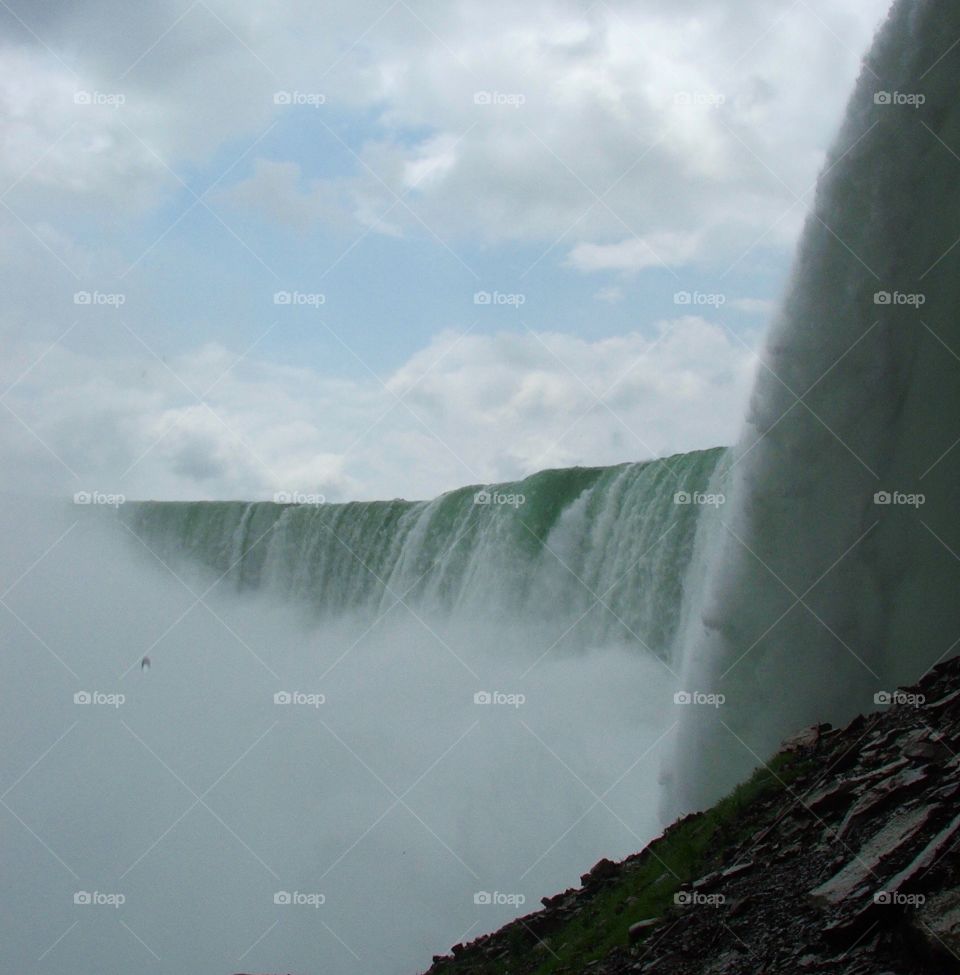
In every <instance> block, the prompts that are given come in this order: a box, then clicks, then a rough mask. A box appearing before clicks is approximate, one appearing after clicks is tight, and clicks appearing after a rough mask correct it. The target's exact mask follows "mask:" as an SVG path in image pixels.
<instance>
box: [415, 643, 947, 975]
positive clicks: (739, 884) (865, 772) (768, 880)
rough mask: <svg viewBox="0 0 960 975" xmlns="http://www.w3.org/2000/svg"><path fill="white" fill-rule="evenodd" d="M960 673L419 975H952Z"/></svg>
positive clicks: (939, 671) (837, 733) (818, 731)
mask: <svg viewBox="0 0 960 975" xmlns="http://www.w3.org/2000/svg"><path fill="white" fill-rule="evenodd" d="M958 795H960V658H954V659H953V660H950V661H947V662H945V663H943V664H940V665H939V666H938V667H936V668H935V669H934V670H932V671H931V672H930V673H928V674H927V675H926V676H925V677H924V678H923V679H922V680H921V681H920V682H919V683H918V684H917V685H916V686H915V687H911V688H908V689H905V690H902V691H898V692H897V693H896V694H894V695H891V701H890V703H889V704H888V706H887V707H886V708H885V709H883V710H880V711H877V712H876V713H873V714H870V715H868V716H860V717H858V718H857V719H855V720H854V721H853V722H851V723H850V724H849V725H848V726H847V727H846V728H843V729H831V728H830V727H829V726H827V725H821V726H819V727H816V728H811V729H808V730H807V731H806V732H803V733H801V734H800V735H797V736H796V737H795V738H793V739H791V740H790V741H788V742H785V743H784V746H783V750H782V751H781V752H780V753H779V754H778V755H777V756H776V757H775V758H774V759H773V760H771V761H770V762H769V763H768V765H767V766H766V767H765V768H762V769H761V770H759V771H758V773H757V774H756V775H755V776H754V777H753V779H751V780H750V782H748V783H745V784H744V785H743V786H741V787H740V788H739V789H738V790H737V791H736V792H734V793H733V794H732V795H731V796H729V797H728V798H727V799H725V800H723V802H721V803H719V804H718V805H717V806H716V807H714V808H713V809H711V810H709V811H707V812H704V813H697V814H694V815H691V816H687V817H685V818H684V819H682V820H679V821H678V822H676V823H674V824H673V825H672V826H671V827H670V828H669V829H668V830H667V831H666V832H665V833H664V834H663V835H662V836H661V837H659V838H658V839H657V840H654V841H653V842H652V843H651V844H650V845H649V846H648V847H647V848H646V849H645V850H643V852H641V853H638V854H635V855H634V856H631V857H628V858H627V859H626V860H624V861H623V862H622V863H616V864H615V863H612V862H610V861H608V860H602V861H601V862H600V863H598V864H597V865H596V866H594V867H593V869H592V870H591V871H590V872H589V873H587V874H584V876H583V877H582V878H581V883H582V886H581V887H580V888H578V889H571V890H568V891H565V892H564V893H562V894H558V895H556V896H555V897H549V898H544V900H543V904H544V908H543V910H541V911H538V912H537V913H534V914H530V915H528V916H526V917H523V918H519V919H517V920H516V921H513V922H512V923H510V924H508V925H506V926H505V927H504V928H502V929H501V930H499V931H497V932H495V933H493V934H490V935H486V936H484V937H481V938H479V939H477V940H476V941H474V942H472V943H471V944H469V945H455V946H454V948H453V950H452V951H453V953H452V955H448V956H443V957H439V956H438V957H435V958H434V963H433V965H432V967H431V968H430V969H429V972H428V975H508V973H509V975H581V973H589V975H622V973H628V972H629V973H646V975H694V973H697V975H723V973H741V972H751V973H784V975H798V973H800V975H802V973H807V972H809V973H829V975H841V973H842V975H901V973H903V975H906V973H914V972H922V973H938V975H939V973H946V972H960V853H958V845H960V803H958V801H957V797H958Z"/></svg>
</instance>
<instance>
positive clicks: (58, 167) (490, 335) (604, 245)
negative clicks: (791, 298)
mask: <svg viewBox="0 0 960 975" xmlns="http://www.w3.org/2000/svg"><path fill="white" fill-rule="evenodd" d="M887 6H888V2H887V0H843V2H832V3H827V2H825V0H792V2H790V0H786V2H783V0H764V2H759V0H735V2H734V0H724V2H720V0H710V2H705V0H704V2H700V0H675V2H672V3H670V4H662V3H659V4H654V3H651V2H647V0H633V2H629V3H627V2H619V0H601V2H574V0H533V2H531V3H527V4H514V3H505V2H502V0H484V2H477V0H446V2H439V0H436V2H433V0H426V2H422V0H394V2H388V0H376V2H368V0H355V2H353V3H351V4H349V5H348V4H336V5H330V4H315V3H307V2H300V0H286V2H280V3H277V4H272V5H269V6H264V5H262V4H253V3H250V2H247V0H236V2H233V3H229V4H228V3H222V2H218V0H196V2H192V3H191V2H188V0H179V2H176V3H167V2H163V0H158V2H154V3H151V4H149V5H138V4H129V3H120V2H117V0H100V2H80V3H76V2H74V3H63V2H46V0H30V2H29V3H28V2H25V0H9V2H8V0H4V2H2V3H0V204H2V205H0V290H2V294H3V302H2V310H0V335H2V342H3V348H4V354H3V356H2V361H0V390H2V392H0V456H2V458H3V463H2V464H0V490H3V491H6V492H14V493H21V494H44V495H61V496H70V495H71V494H75V493H77V492H102V493H107V494H122V495H124V496H125V497H128V498H166V499H189V498H197V499H207V498H251V499H270V498H271V497H273V496H274V495H275V494H277V493H280V492H286V493H291V492H304V493H311V494H321V495H323V496H324V497H325V498H326V499H327V500H330V501H339V500H347V499H368V498H391V497H408V498H423V497H429V496H432V495H435V494H437V493H439V492H441V491H444V490H448V489H451V488H454V487H457V486H460V485H464V484H476V483H485V482H492V481H504V480H510V479H515V478H519V477H522V476H524V475H526V474H529V473H532V472H534V471H536V470H540V469H543V468H547V467H562V466H572V465H578V464H579V465H592V464H610V463H619V462H623V461H631V460H642V459H646V458H650V457H657V456H665V455H669V454H671V453H676V452H679V451H686V450H691V449H696V448H701V447H707V446H713V445H716V444H722V443H731V442H732V441H733V440H734V439H735V438H736V436H737V433H738V430H739V426H740V422H741V419H742V417H743V415H744V411H745V409H746V405H747V402H748V399H749V394H750V389H751V383H752V377H753V375H754V372H755V369H756V353H757V350H758V349H759V348H760V343H761V340H762V336H763V334H764V331H765V329H766V327H767V325H768V324H769V322H770V320H771V318H772V316H773V315H774V314H775V310H776V306H777V302H778V299H779V297H780V296H781V295H782V293H783V290H784V288H785V287H786V284H787V281H788V275H789V270H790V261H791V254H792V249H793V246H794V244H795V242H796V240H797V238H798V235H799V232H800V229H801V227H802V224H803V219H804V216H805V213H806V212H807V210H808V209H809V207H810V205H811V201H812V197H813V192H814V189H815V183H816V176H817V172H818V170H819V168H820V166H821V163H822V161H823V159H824V156H825V153H826V150H827V148H828V147H829V145H830V143H831V141H832V137H833V134H834V132H835V130H836V128H837V126H838V125H839V122H840V119H841V117H842V112H843V108H844V103H845V100H846V98H847V95H848V93H849V91H850V90H851V88H852V85H853V82H854V79H855V77H856V75H857V72H858V69H859V62H860V58H861V56H862V54H863V53H864V52H865V50H866V49H867V47H868V45H869V43H870V39H871V38H872V36H873V33H874V31H875V29H876V28H877V26H878V25H879V23H880V21H881V20H882V18H883V16H884V13H885V11H886V8H887Z"/></svg>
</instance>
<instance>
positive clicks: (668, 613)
mask: <svg viewBox="0 0 960 975" xmlns="http://www.w3.org/2000/svg"><path fill="white" fill-rule="evenodd" d="M724 456H725V451H724V450H723V449H719V448H718V449H714V450H706V451H698V452H695V453H690V454H683V455H678V456H675V457H670V458H665V459H663V460H658V461H653V462H649V463H641V464H623V465H620V466H618V467H611V468H576V469H572V470H555V471H543V472H541V473H539V474H535V475H533V476H531V477H528V478H526V479H525V480H523V481H519V482H516V483H514V484H499V485H488V486H487V487H485V488H479V487H470V488H463V489H461V490H458V491H452V492H450V493H448V494H444V495H442V496H441V497H439V498H436V499H435V500H433V501H425V502H409V501H401V500H395V501H385V502H364V503H352V504H336V505H324V504H317V505H311V504H293V505H284V504H271V503H253V504H246V503H242V502H225V503H219V502H211V503H149V502H148V503H142V504H137V505H128V506H127V523H128V525H129V527H130V528H131V530H132V531H134V532H135V533H136V534H138V535H139V536H141V537H142V538H143V539H144V540H145V541H146V542H147V543H148V544H149V545H150V546H151V547H152V548H153V549H154V550H155V551H156V552H157V554H158V555H160V556H161V557H162V558H163V559H164V560H166V561H170V560H175V561H178V562H180V561H182V559H183V556H184V555H187V556H189V557H190V558H191V560H192V561H194V562H199V563H201V564H203V565H205V566H206V567H207V568H208V569H209V570H211V571H212V572H213V573H214V574H215V575H216V576H221V575H226V576H228V578H229V579H230V580H231V581H232V582H233V583H234V584H235V585H236V586H238V587H239V588H241V589H242V588H248V589H261V590H264V591H267V592H270V593H272V594H274V595H278V596H280V597H282V598H284V599H287V600H293V601H295V602H297V603H299V604H301V605H305V606H309V607H311V608H312V610H313V611H314V613H315V614H316V615H317V616H318V617H322V618H327V619H329V618H335V617H337V616H339V615H342V614H344V613H361V614H366V615H367V616H368V617H369V618H370V619H373V618H376V617H378V616H381V615H383V614H385V613H387V612H389V610H390V608H391V607H392V606H394V605H396V604H397V603H398V602H399V601H401V600H402V601H403V602H404V603H406V604H409V605H410V606H411V607H413V608H415V609H416V610H417V611H418V612H423V613H427V614H430V615H431V617H438V616H451V615H453V616H455V617H456V618H457V619H459V620H460V621H461V622H464V623H466V622H469V621H471V620H477V619H488V618H490V617H491V614H492V615H493V616H494V617H495V618H501V619H503V618H505V619H510V620H514V621H522V622H523V624H524V625H525V626H527V627H536V630H537V640H538V643H539V644H540V645H541V647H542V648H543V649H547V648H553V647H554V646H556V645H558V644H561V645H565V646H568V647H589V646H598V645H609V644H611V643H623V644H627V645H631V646H633V647H635V648H636V649H637V650H638V651H639V652H651V653H654V654H656V655H657V656H659V657H660V658H661V659H663V660H664V661H668V660H669V656H670V652H671V645H672V641H673V636H674V630H675V626H676V621H677V607H678V606H679V605H680V602H681V592H682V587H683V581H684V573H685V570H686V567H687V565H688V563H689V561H690V557H691V553H692V551H693V546H694V540H695V536H696V530H697V524H698V520H699V513H700V510H701V509H702V507H703V504H702V503H698V502H702V501H703V500H704V496H706V495H709V491H710V485H711V482H712V481H713V479H714V478H715V476H718V474H717V468H718V465H719V466H721V467H722V464H721V463H720V462H721V460H722V458H723V457H724ZM678 502H679V503H678ZM684 502H688V503H684Z"/></svg>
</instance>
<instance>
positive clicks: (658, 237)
mask: <svg viewBox="0 0 960 975" xmlns="http://www.w3.org/2000/svg"><path fill="white" fill-rule="evenodd" d="M699 240H700V237H699V235H698V234H672V233H662V234H651V235H650V236H648V237H632V238H630V239H628V240H623V241H620V243H617V244H578V245H577V246H576V247H574V248H573V250H572V251H571V252H570V256H569V258H568V259H567V263H568V264H569V265H570V267H574V268H576V269H577V270H578V271H640V270H642V269H643V268H646V267H674V266H676V265H680V264H686V263H687V262H688V261H690V260H691V258H693V256H694V255H695V254H696V253H697V249H698V245H699Z"/></svg>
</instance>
